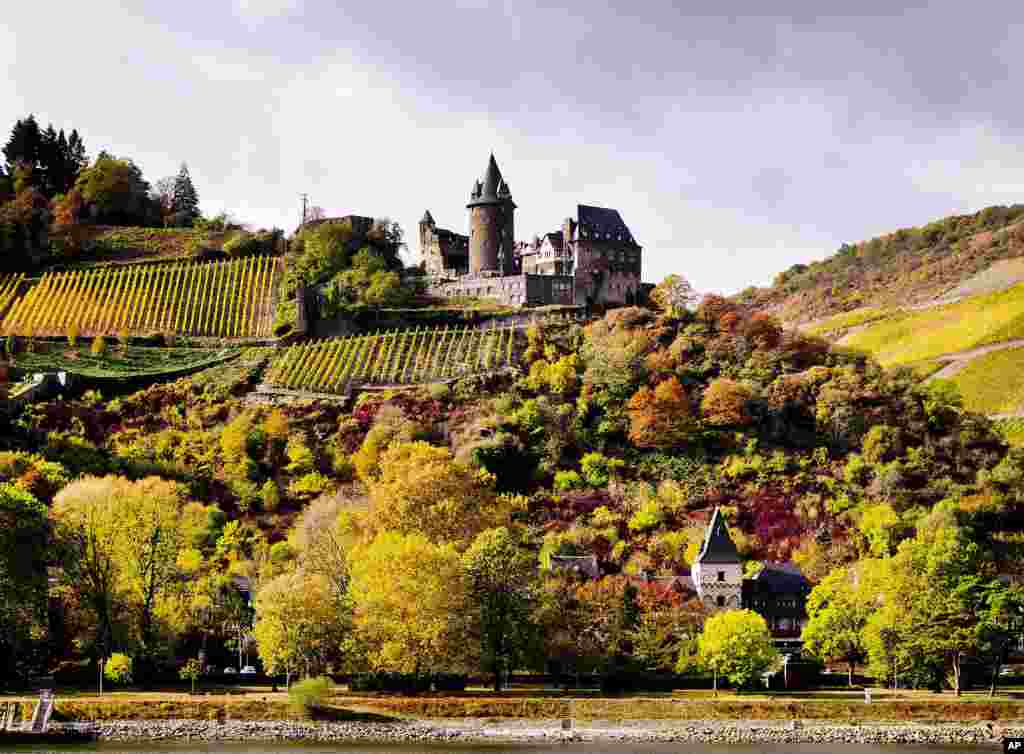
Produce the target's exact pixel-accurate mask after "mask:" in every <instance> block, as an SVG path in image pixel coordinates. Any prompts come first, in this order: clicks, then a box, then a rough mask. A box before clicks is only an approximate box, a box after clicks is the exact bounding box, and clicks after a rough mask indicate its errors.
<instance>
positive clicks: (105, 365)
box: [14, 339, 237, 377]
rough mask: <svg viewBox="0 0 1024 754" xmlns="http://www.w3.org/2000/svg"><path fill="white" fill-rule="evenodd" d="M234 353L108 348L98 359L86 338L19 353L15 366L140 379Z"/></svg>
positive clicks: (175, 349)
mask: <svg viewBox="0 0 1024 754" xmlns="http://www.w3.org/2000/svg"><path fill="white" fill-rule="evenodd" d="M235 353H237V352H236V351H233V350H227V349H222V350H216V349H211V348H153V347H145V346H128V347H127V348H122V347H121V346H119V345H108V346H107V351H106V353H105V354H103V355H100V356H95V355H93V353H92V351H91V350H90V343H89V342H88V341H87V340H84V339H83V341H82V342H80V343H79V344H78V345H77V346H76V347H72V346H70V345H65V344H59V345H58V344H52V343H50V344H46V345H38V346H37V350H36V352H35V353H26V352H22V353H19V354H17V355H16V356H15V357H14V367H15V368H16V369H22V370H24V371H26V372H54V371H66V372H71V373H73V374H78V375H82V376H84V377H141V376H147V375H159V374H162V373H164V372H173V371H177V370H179V369H189V368H192V367H198V366H201V365H203V364H206V363H210V364H213V363H215V362H218V361H220V360H222V359H227V358H229V357H230V356H233V355H234V354H235Z"/></svg>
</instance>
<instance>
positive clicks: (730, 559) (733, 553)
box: [697, 507, 740, 563]
mask: <svg viewBox="0 0 1024 754" xmlns="http://www.w3.org/2000/svg"><path fill="white" fill-rule="evenodd" d="M697 562H698V563H738V562H740V554H739V552H737V550H736V543H735V542H733V541H732V537H730V536H729V527H728V526H726V525H725V517H724V516H723V515H722V511H721V509H720V508H717V507H716V508H715V512H714V513H713V514H712V515H711V521H710V522H709V523H708V529H707V531H706V532H705V534H704V544H703V546H701V548H700V554H699V555H698V556H697Z"/></svg>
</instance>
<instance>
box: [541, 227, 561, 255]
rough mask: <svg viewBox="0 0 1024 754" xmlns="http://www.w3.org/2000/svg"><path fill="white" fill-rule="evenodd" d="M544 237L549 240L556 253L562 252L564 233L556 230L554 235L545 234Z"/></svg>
mask: <svg viewBox="0 0 1024 754" xmlns="http://www.w3.org/2000/svg"><path fill="white" fill-rule="evenodd" d="M544 237H545V238H546V239H548V241H549V242H550V243H551V245H552V246H553V247H554V249H555V251H561V250H562V231H560V230H556V231H555V232H554V233H545V234H544Z"/></svg>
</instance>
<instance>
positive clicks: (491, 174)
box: [466, 154, 516, 275]
mask: <svg viewBox="0 0 1024 754" xmlns="http://www.w3.org/2000/svg"><path fill="white" fill-rule="evenodd" d="M466 208H467V209H468V210H469V271H470V273H473V274H476V273H480V272H497V273H499V274H502V275H510V274H512V271H513V268H514V261H513V260H514V253H513V252H514V246H515V225H514V213H515V209H516V205H515V203H514V202H513V201H512V191H511V189H510V188H509V186H508V184H507V183H506V182H505V179H504V178H503V177H502V175H501V171H500V170H499V169H498V163H497V162H496V161H495V159H494V155H493V154H492V155H491V159H490V161H489V162H488V163H487V170H486V171H485V172H484V177H483V180H482V181H477V182H476V183H475V184H474V185H473V190H472V192H471V193H470V196H469V204H467V205H466Z"/></svg>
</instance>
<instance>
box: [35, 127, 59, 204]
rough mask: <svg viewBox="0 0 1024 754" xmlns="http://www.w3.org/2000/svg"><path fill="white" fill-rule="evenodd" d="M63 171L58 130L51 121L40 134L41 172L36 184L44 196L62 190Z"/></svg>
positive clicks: (49, 195)
mask: <svg viewBox="0 0 1024 754" xmlns="http://www.w3.org/2000/svg"><path fill="white" fill-rule="evenodd" d="M62 172H63V171H62V169H61V154H60V152H59V151H58V147H57V132H56V131H54V130H53V124H52V123H51V124H50V125H48V126H47V127H46V130H45V131H43V132H42V133H41V134H40V135H39V173H38V176H37V184H36V185H37V187H38V188H39V190H40V191H42V192H43V195H44V196H47V197H51V196H53V195H54V194H57V193H58V192H59V191H60V184H61V182H62V179H61V173H62Z"/></svg>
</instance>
